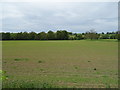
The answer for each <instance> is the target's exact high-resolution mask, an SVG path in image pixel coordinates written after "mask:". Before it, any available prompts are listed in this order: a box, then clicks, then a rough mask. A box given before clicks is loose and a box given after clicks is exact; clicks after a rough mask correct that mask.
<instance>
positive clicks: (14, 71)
mask: <svg viewBox="0 0 120 90" xmlns="http://www.w3.org/2000/svg"><path fill="white" fill-rule="evenodd" d="M2 65H3V66H2V69H3V72H4V76H5V77H6V78H5V79H3V88H56V87H57V88H117V87H118V42H117V40H73V41H72V40H65V41H64V40H61V41H60V40H59V41H2Z"/></svg>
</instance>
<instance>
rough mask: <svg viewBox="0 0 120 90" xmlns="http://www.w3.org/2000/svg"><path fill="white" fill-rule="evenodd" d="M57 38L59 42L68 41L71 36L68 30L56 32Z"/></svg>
mask: <svg viewBox="0 0 120 90" xmlns="http://www.w3.org/2000/svg"><path fill="white" fill-rule="evenodd" d="M56 38H57V40H68V38H69V34H68V32H67V31H66V30H63V31H62V30H60V31H57V32H56Z"/></svg>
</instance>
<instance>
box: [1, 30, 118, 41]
mask: <svg viewBox="0 0 120 90" xmlns="http://www.w3.org/2000/svg"><path fill="white" fill-rule="evenodd" d="M0 34H1V35H2V40H82V39H91V40H93V39H119V40H120V35H119V32H118V31H117V32H107V33H104V32H102V33H97V32H96V31H95V30H90V31H87V32H85V33H72V32H68V31H66V30H58V31H57V32H53V31H48V32H47V33H46V32H40V33H36V32H18V33H10V32H2V33H0Z"/></svg>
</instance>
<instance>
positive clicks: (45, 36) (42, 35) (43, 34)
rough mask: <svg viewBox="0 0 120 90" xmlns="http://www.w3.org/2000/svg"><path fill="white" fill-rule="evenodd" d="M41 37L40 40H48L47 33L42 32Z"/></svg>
mask: <svg viewBox="0 0 120 90" xmlns="http://www.w3.org/2000/svg"><path fill="white" fill-rule="evenodd" d="M39 36H40V40H47V34H46V33H45V32H40V33H39Z"/></svg>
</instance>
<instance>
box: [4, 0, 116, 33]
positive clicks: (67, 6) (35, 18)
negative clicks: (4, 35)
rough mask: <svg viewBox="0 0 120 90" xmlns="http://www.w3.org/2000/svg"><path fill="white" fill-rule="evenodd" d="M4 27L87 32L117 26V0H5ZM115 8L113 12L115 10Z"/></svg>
mask: <svg viewBox="0 0 120 90" xmlns="http://www.w3.org/2000/svg"><path fill="white" fill-rule="evenodd" d="M3 4H4V5H3V17H2V20H3V26H4V27H3V30H4V31H11V32H18V31H19V32H20V31H35V32H40V31H48V30H53V31H56V30H59V29H60V30H62V29H66V30H68V31H72V32H85V31H88V30H89V29H91V28H95V29H96V31H98V32H103V31H105V32H106V31H115V30H117V17H118V16H117V15H118V14H117V10H118V8H117V3H115V2H111V3H110V2H109V3H108V2H103V3H102V2H101V3H97V2H87V3H83V2H72V3H71V2H59V3H58V2H53V3H48V2H47V3H45V2H42V3H3ZM111 12H112V13H111Z"/></svg>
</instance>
